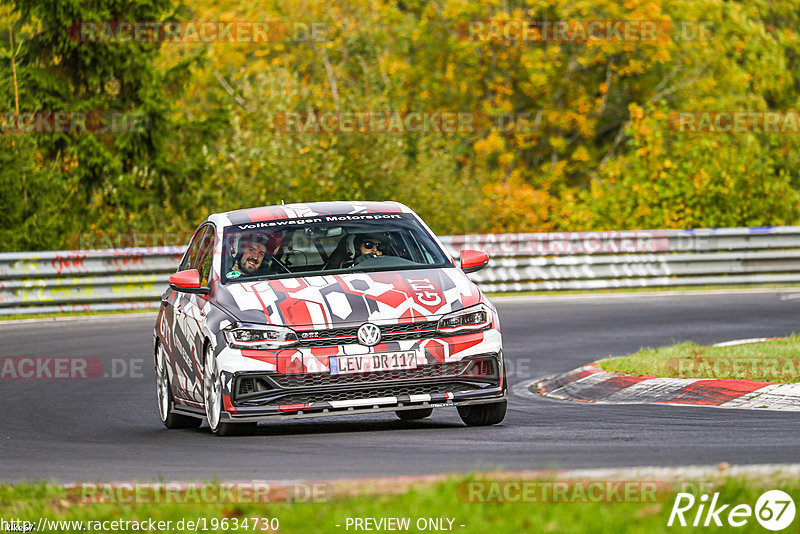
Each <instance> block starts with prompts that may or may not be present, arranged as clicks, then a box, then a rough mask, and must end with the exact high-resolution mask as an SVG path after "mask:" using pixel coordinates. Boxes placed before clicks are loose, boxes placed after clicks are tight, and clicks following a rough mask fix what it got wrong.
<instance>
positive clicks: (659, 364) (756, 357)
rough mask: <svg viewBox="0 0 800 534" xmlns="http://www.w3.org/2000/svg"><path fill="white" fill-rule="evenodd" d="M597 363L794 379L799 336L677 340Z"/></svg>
mask: <svg viewBox="0 0 800 534" xmlns="http://www.w3.org/2000/svg"><path fill="white" fill-rule="evenodd" d="M600 367H602V368H603V369H605V370H606V371H613V372H617V373H626V374H631V375H646V376H663V377H668V378H731V379H738V380H762V381H767V382H798V381H800V336H798V335H793V336H790V337H787V338H783V339H776V340H773V341H766V342H764V343H751V344H747V345H735V346H732V347H706V346H702V345H696V344H694V343H680V344H678V345H672V346H669V347H663V348H659V349H653V348H643V349H640V350H639V352H636V353H634V354H631V355H629V356H622V357H618V358H609V359H606V360H602V361H601V362H600Z"/></svg>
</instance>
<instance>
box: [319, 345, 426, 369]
mask: <svg viewBox="0 0 800 534" xmlns="http://www.w3.org/2000/svg"><path fill="white" fill-rule="evenodd" d="M329 362H330V366H331V374H332V375H343V374H348V373H374V372H376V371H393V370H396V369H416V368H417V365H418V363H417V351H414V350H407V351H403V352H381V353H377V354H358V355H355V356H331V358H330V360H329Z"/></svg>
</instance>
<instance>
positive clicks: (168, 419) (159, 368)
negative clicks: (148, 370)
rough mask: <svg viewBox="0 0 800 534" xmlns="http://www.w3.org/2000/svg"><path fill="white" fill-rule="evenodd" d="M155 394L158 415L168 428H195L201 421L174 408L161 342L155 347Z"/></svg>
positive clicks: (165, 358)
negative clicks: (178, 412)
mask: <svg viewBox="0 0 800 534" xmlns="http://www.w3.org/2000/svg"><path fill="white" fill-rule="evenodd" d="M156 350H157V351H158V352H157V356H156V395H157V397H158V415H159V416H160V417H161V422H162V423H164V426H165V427H167V428H169V429H175V428H197V427H199V426H200V424H201V423H202V422H203V420H202V419H200V418H197V417H190V416H188V415H182V414H177V413H175V412H174V410H175V399H174V397H173V396H172V387H171V386H170V384H169V369H168V366H167V354H166V352H165V351H164V347H163V346H162V345H161V343H159V344H158V348H157V349H156Z"/></svg>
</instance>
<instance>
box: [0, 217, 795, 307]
mask: <svg viewBox="0 0 800 534" xmlns="http://www.w3.org/2000/svg"><path fill="white" fill-rule="evenodd" d="M442 242H443V244H444V245H445V247H446V248H447V249H448V250H449V252H450V253H451V254H452V255H453V256H454V257H458V255H459V251H460V250H461V249H465V248H474V249H479V250H484V251H486V252H488V253H489V254H490V256H491V257H492V261H491V262H490V264H489V266H488V267H487V268H486V269H484V270H482V271H480V272H477V273H474V274H471V275H470V278H472V279H473V280H474V281H475V282H477V283H478V284H479V285H480V286H481V288H482V289H483V290H484V291H498V292H518V291H542V290H570V289H573V290H574V289H578V290H592V289H610V288H626V287H627V288H631V287H669V286H692V285H724V284H776V283H790V284H793V283H800V226H781V227H766V228H720V229H699V230H637V231H613V232H567V233H539V234H532V233H525V234H497V235H496V234H484V235H459V236H447V237H444V238H442ZM183 251H184V247H159V248H132V249H105V250H83V251H66V252H64V251H56V252H14V253H5V254H0V315H16V314H31V313H53V312H74V311H105V310H120V309H142V310H147V309H157V307H158V299H159V296H160V295H161V293H162V292H163V290H164V288H165V286H166V284H167V278H168V277H169V274H170V273H171V272H174V270H175V268H176V267H177V265H178V262H179V261H180V258H181V256H182V254H183Z"/></svg>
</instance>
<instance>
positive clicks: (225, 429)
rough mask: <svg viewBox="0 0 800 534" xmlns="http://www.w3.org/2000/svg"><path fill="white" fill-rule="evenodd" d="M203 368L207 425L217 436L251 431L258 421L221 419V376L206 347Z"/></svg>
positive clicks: (215, 360)
mask: <svg viewBox="0 0 800 534" xmlns="http://www.w3.org/2000/svg"><path fill="white" fill-rule="evenodd" d="M203 361H204V365H203V367H204V369H203V401H204V402H205V405H206V419H208V426H209V427H210V428H211V432H213V433H214V434H215V435H217V436H239V435H242V434H249V433H251V432H253V431H254V430H255V429H256V427H257V426H258V423H228V422H223V421H222V420H221V419H222V377H221V376H220V372H219V366H218V364H217V359H216V358H215V357H214V355H213V354H212V352H211V347H206V352H205V358H204V359H203Z"/></svg>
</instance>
